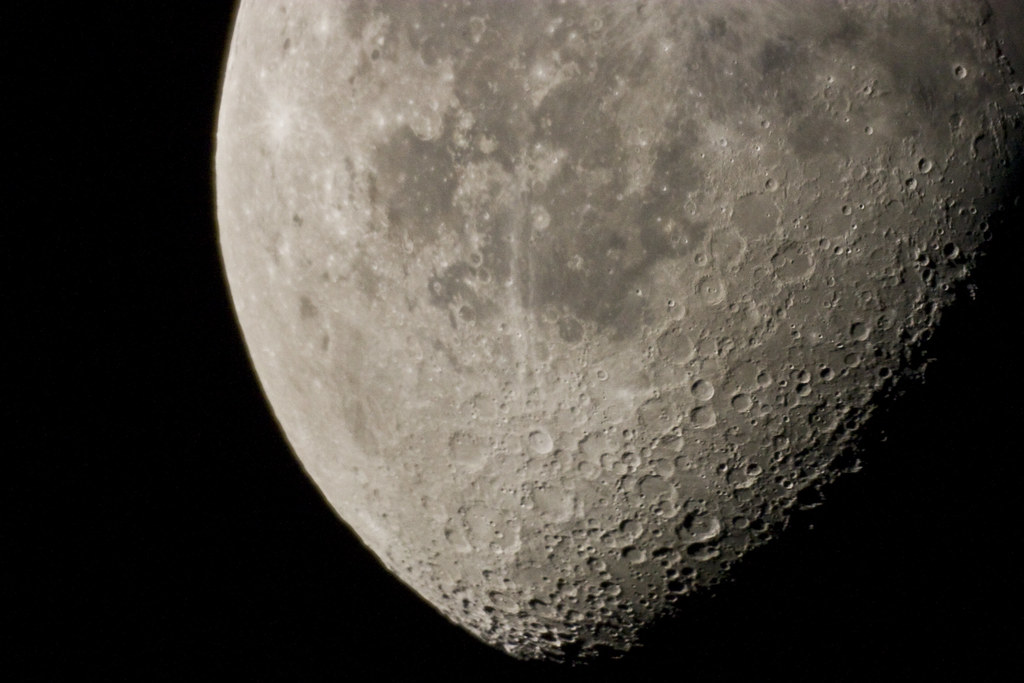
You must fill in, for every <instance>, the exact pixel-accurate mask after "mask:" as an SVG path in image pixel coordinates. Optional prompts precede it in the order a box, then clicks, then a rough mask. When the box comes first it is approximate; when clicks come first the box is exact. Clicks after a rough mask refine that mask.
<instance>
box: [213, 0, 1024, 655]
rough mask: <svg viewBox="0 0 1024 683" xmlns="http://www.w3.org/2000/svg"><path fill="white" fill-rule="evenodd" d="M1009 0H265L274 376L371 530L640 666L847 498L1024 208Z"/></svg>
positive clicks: (261, 117)
mask: <svg viewBox="0 0 1024 683" xmlns="http://www.w3.org/2000/svg"><path fill="white" fill-rule="evenodd" d="M993 24H994V20H993V18H992V16H991V10H990V9H989V5H988V4H986V3H984V2H970V1H949V2H902V1H897V0H892V1H890V0H886V1H881V0H879V1H877V2H873V1H869V0H863V1H860V2H826V1H824V0H822V1H809V0H804V1H792V2H748V1H746V0H721V1H716V2H697V1H693V2H671V3H669V2H664V3H654V2H652V3H644V2H625V1H624V2H582V1H570V2H561V3H554V2H525V1H524V2H497V1H490V2H483V1H481V2H373V1H353V2H308V1H298V0H279V1H275V2H270V1H267V2H262V1H260V2H256V1H253V0H243V2H242V3H241V7H240V9H239V11H238V14H237V18H236V23H235V28H234V35H233V38H232V42H231V48H230V53H229V57H228V60H227V67H226V73H225V78H224V84H223V93H222V100H221V105H220V118H219V124H218V131H217V156H216V176H217V195H218V197H217V201H218V214H219V223H220V239H221V246H222V250H223V258H224V264H225V268H226V271H227V276H228V280H229V283H230V288H231V293H232V297H233V299H234V304H235V307H236V310H237V313H238V318H239V320H240V323H241V327H242V330H243V331H244V334H245V339H246V343H247V345H248V349H249V352H250V354H251V356H252V360H253V364H254V366H255V368H256V371H257V373H258V375H259V378H260V380H261V382H262V384H263V387H264V390H265V392H266V395H267V397H268V399H269V402H270V404H271V406H272V407H273V410H274V413H275V415H276V416H277V419H278V420H279V422H280V424H281V427H282V429H283V430H284V432H285V433H286V434H287V437H288V440H289V442H290V443H291V445H292V447H293V449H294V451H295V453H296V455H297V456H298V458H299V459H300V460H301V462H302V464H303V466H304V467H305V469H306V471H307V472H308V473H309V475H310V477H311V478H312V479H313V480H314V481H315V482H316V484H317V485H318V486H319V487H320V489H321V490H322V492H323V494H324V496H325V497H326V499H327V500H328V501H329V502H330V504H331V505H332V506H333V507H334V508H335V510H336V511H337V513H338V514H339V515H340V517H341V518H342V519H343V520H344V521H345V522H346V523H347V524H348V525H349V526H351V528H352V529H353V530H354V531H355V532H356V533H357V534H358V536H359V537H360V538H361V539H362V541H363V542H364V543H365V544H366V545H367V546H368V547H369V549H370V550H372V551H373V553H375V554H376V556H377V557H379V558H380V560H381V561H382V562H383V564H384V565H386V566H387V568H388V569H390V571H391V572H393V573H394V574H395V575H396V576H397V577H398V578H399V579H401V580H402V581H404V582H405V583H407V584H408V585H409V586H411V587H412V588H413V589H414V590H415V591H417V592H418V593H419V594H420V595H421V596H422V597H423V598H424V599H426V600H427V601H429V602H430V603H431V604H432V605H434V606H435V607H436V608H437V609H438V610H439V611H440V612H442V613H443V614H444V615H445V616H446V617H448V618H449V619H451V620H452V621H454V622H456V623H458V624H460V625H462V626H463V627H464V628H466V629H467V630H468V631H470V632H472V633H473V634H475V635H476V636H478V637H479V638H481V639H483V640H484V641H486V642H488V643H492V644H494V645H496V646H499V647H501V648H504V649H505V650H506V651H507V652H509V653H511V654H512V655H515V656H516V657H523V658H540V657H547V658H575V657H584V658H585V657H589V656H593V655H595V654H597V653H599V652H602V651H605V650H618V651H621V650H627V649H629V648H630V647H631V646H632V645H634V644H636V643H637V641H638V638H639V636H638V634H639V633H640V632H641V630H642V628H643V627H644V626H646V625H648V624H651V623H653V622H654V621H656V620H658V619H660V618H662V617H664V616H667V615H670V614H678V617H679V618H683V619H685V618H686V602H687V595H688V594H692V593H694V592H695V591H698V590H702V589H707V588H708V587H709V586H713V585H714V584H716V583H717V582H719V581H720V580H721V579H722V578H723V577H724V576H726V573H727V572H728V571H729V568H730V567H731V566H732V565H734V564H735V563H736V561H737V560H739V559H740V558H741V557H743V555H744V554H745V553H747V552H748V551H749V550H750V549H752V548H755V547H757V546H760V545H762V544H764V543H766V542H769V541H770V539H771V538H772V537H773V536H775V535H777V533H778V532H779V530H780V529H781V528H782V527H783V525H784V524H785V521H786V519H787V513H788V511H789V510H791V509H793V508H794V506H795V505H797V504H798V497H800V496H801V494H802V492H808V493H810V492H812V491H816V490H818V489H820V488H821V487H822V486H823V485H825V484H827V483H828V482H830V481H832V480H833V479H834V478H835V477H837V476H839V475H841V473H842V472H843V471H844V469H847V468H849V466H850V465H849V463H850V462H852V461H853V460H854V458H852V457H850V456H851V454H852V453H855V452H856V448H857V436H858V432H859V431H860V430H861V428H862V427H863V425H864V424H865V423H866V422H867V421H868V420H869V418H870V417H871V415H872V412H874V411H875V410H876V407H877V406H879V405H881V404H882V402H884V401H886V400H890V399H892V398H895V397H897V395H898V394H899V389H900V386H901V382H904V381H905V380H906V379H907V378H913V377H916V376H917V375H919V374H920V372H921V371H922V370H923V369H924V367H925V365H926V358H927V354H926V353H925V350H926V349H927V342H928V338H929V336H930V335H931V334H932V332H933V330H934V329H935V326H936V325H937V324H938V323H939V320H940V318H941V317H942V314H943V311H944V309H946V308H947V307H948V306H949V305H950V303H951V302H952V301H953V299H954V296H955V293H956V292H957V290H958V288H959V287H960V285H962V284H965V283H967V282H969V281H970V278H971V275H972V272H973V271H974V268H975V261H976V256H977V254H978V251H979V248H980V247H981V246H982V244H983V243H984V242H985V241H986V240H987V239H989V238H990V237H991V227H990V218H991V217H992V216H993V215H994V214H995V213H996V212H998V211H999V210H1000V208H1001V207H1003V206H1004V205H1007V204H1008V203H1009V202H1011V201H1012V200H1013V197H1012V196H1011V192H1015V191H1016V189H1015V188H1012V187H1010V186H1009V184H1008V183H1009V179H1010V177H1011V169H1012V168H1013V167H1014V165H1015V164H1019V161H1020V153H1021V136H1022V124H1021V121H1022V113H1024V105H1022V93H1024V86H1022V85H1021V79H1020V77H1019V76H1017V75H1015V74H1013V72H1012V71H1011V69H1010V64H1009V63H1008V61H1007V60H1006V58H1005V56H1004V55H1003V54H1002V48H1001V45H1000V43H999V42H998V41H997V40H996V39H995V35H996V33H995V29H994V28H993Z"/></svg>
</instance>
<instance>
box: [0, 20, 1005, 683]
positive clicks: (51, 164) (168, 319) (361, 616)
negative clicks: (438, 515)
mask: <svg viewBox="0 0 1024 683" xmlns="http://www.w3.org/2000/svg"><path fill="white" fill-rule="evenodd" d="M231 4H232V3H231V2H227V1H224V0H221V1H217V2H212V1H210V2H197V3H183V2H182V3H179V2H145V3H143V2H122V3H100V4H95V3H81V4H80V5H79V6H76V9H74V10H70V9H67V8H60V6H59V4H56V3H34V4H33V3H20V4H19V3H12V4H11V5H9V8H8V9H7V10H5V12H8V13H9V15H8V18H7V20H6V21H5V25H6V28H5V31H7V32H8V33H10V34H11V35H10V36H9V37H11V38H13V42H11V43H9V44H10V45H13V46H15V48H16V49H15V50H14V52H15V53H16V58H15V59H14V61H12V62H9V64H13V65H14V66H13V68H12V71H13V75H14V78H15V83H14V85H13V88H12V89H11V93H12V102H11V103H10V108H11V109H16V110H18V112H19V113H20V114H22V115H24V117H25V119H26V120H25V121H24V122H23V123H22V124H20V125H18V126H13V127H12V128H11V129H10V130H9V131H8V132H9V134H10V135H11V138H12V140H11V152H10V153H11V155H12V156H11V157H10V162H9V163H10V165H11V167H12V168H15V169H17V170H18V171H19V179H18V180H17V181H15V182H12V183H11V184H10V187H9V188H8V189H9V191H10V192H11V194H12V195H13V196H12V201H13V203H14V205H15V208H16V209H24V210H25V216H24V217H22V218H20V219H18V220H15V219H13V217H12V219H11V222H10V224H9V225H8V226H7V229H6V232H7V234H8V236H9V239H10V240H11V241H10V242H9V245H8V246H9V253H8V260H9V261H10V267H9V269H8V272H9V273H13V274H17V275H16V278H15V279H16V282H15V287H14V288H11V289H8V290H7V293H6V296H5V300H6V301H7V302H8V303H9V306H8V309H9V311H10V312H11V314H12V315H19V316H20V315H21V314H25V318H24V320H25V322H24V323H19V324H16V325H14V326H13V327H14V329H13V330H12V331H10V332H8V339H9V341H14V342H15V343H16V344H17V345H18V347H19V351H18V353H13V352H12V353H9V354H8V355H7V358H6V360H7V363H6V367H7V371H8V373H7V374H8V375H9V376H11V377H18V378H22V375H24V379H27V380H28V381H27V382H26V383H25V384H24V385H19V389H18V391H17V393H15V392H10V393H12V394H13V396H12V398H13V399H15V400H14V401H13V402H14V403H15V404H16V405H15V406H14V408H13V409H12V410H10V411H8V416H9V418H10V421H11V425H12V428H11V430H10V432H9V434H10V435H11V439H10V443H11V445H12V448H11V451H10V453H9V459H10V461H11V464H12V470H11V475H10V476H9V477H7V478H6V481H5V483H4V484H3V486H4V499H5V503H6V505H8V506H10V507H11V508H12V510H11V511H10V513H9V514H7V515H6V518H7V521H8V523H10V522H13V527H14V532H13V534H8V538H10V539H13V540H14V541H16V543H17V544H16V545H14V544H10V543H6V542H5V544H4V545H5V547H8V548H9V551H4V558H3V559H2V560H0V561H2V563H3V564H2V566H3V567H4V572H5V574H6V575H7V579H6V580H5V581H4V582H3V584H4V587H3V589H2V590H3V600H4V604H6V605H8V606H9V607H10V609H6V610H5V612H6V614H7V616H8V619H9V620H10V623H11V624H12V626H13V627H14V628H15V629H16V630H17V632H18V634H19V637H18V638H16V639H15V640H14V641H13V642H11V643H9V644H8V645H9V646H8V647H7V648H6V649H7V652H6V654H5V655H3V656H4V657H5V658H9V659H10V660H11V661H10V665H9V666H8V667H6V669H5V670H7V671H13V672H17V673H16V675H15V677H14V679H15V680H29V679H32V680H64V679H68V678H75V679H81V678H86V677H89V676H92V675H99V676H101V678H102V679H105V680H147V681H149V680H161V679H170V680H182V679H185V678H190V679H191V678H213V677H215V676H216V677H217V678H221V679H224V680H235V679H242V680H300V681H304V680H320V679H334V680H351V681H363V680H396V681H405V680H425V679H428V678H434V677H436V676H440V677H442V680H446V679H454V680H460V681H461V680H467V681H470V680H474V681H475V680H497V681H503V680H509V681H511V680H522V679H523V678H524V677H530V679H532V680H606V679H607V680H612V679H621V678H627V679H629V680H634V679H635V680H644V679H645V678H646V679H649V678H650V676H652V675H656V674H671V677H672V678H678V679H680V680H682V679H685V678H690V677H692V678H695V679H700V680H738V679H741V678H755V679H758V680H804V679H806V680H865V679H868V678H875V677H881V676H886V677H890V676H894V675H903V676H906V677H908V678H911V679H916V680H929V679H930V680H943V679H953V678H961V677H966V676H969V677H971V678H974V679H976V680H984V679H986V678H991V677H992V676H994V675H995V673H996V672H998V671H1001V670H1003V667H1006V666H1011V667H1016V666H1019V665H1018V664H1017V660H1018V658H1019V657H1018V656H1019V655H1020V654H1021V646H1020V644H1019V637H1020V634H1021V633H1024V628H1022V627H1024V623H1022V621H1024V620H1022V617H1021V612H1020V610H1019V609H1018V607H1017V604H1018V603H1019V602H1020V598H1021V588H1020V580H1019V578H1018V576H1019V568H1018V565H1019V563H1020V560H1021V552H1020V545H1021V544H1020V539H1021V530H1020V520H1021V514H1020V507H1021V493H1020V485H1021V476H1020V474H1021V471H1022V469H1024V464H1022V462H1021V460H1022V457H1021V456H1022V452H1024V449H1022V448H1021V445H1020V438H1019V436H1018V434H1019V430H1020V428H1021V425H1022V423H1024V408H1022V402H1021V392H1022V389H1024V373H1022V370H1021V360H1020V359H1021V356H1020V347H1021V342H1022V335H1021V333H1020V331H1019V330H1018V329H1017V328H1018V326H1019V325H1020V318H1021V312H1022V310H1024V307H1022V304H1021V298H1020V297H1021V294H1020V292H1021V279H1020V272H1021V268H1020V260H1021V254H1024V240H1022V237H1021V231H1020V229H1019V227H1018V225H1017V224H1015V223H1013V222H1012V221H1010V222H1009V224H1008V225H1004V226H997V229H996V230H995V234H996V236H995V239H994V241H993V242H992V243H991V247H990V249H989V251H990V253H989V254H988V256H987V257H986V258H985V262H984V266H985V267H984V268H983V269H982V271H981V275H980V279H979V280H978V285H979V289H978V296H977V299H976V300H975V301H973V302H969V303H968V304H966V305H964V306H961V307H960V308H957V309H956V310H954V311H952V312H950V313H949V314H948V316H947V318H946V320H945V321H944V322H945V323H947V324H945V325H943V326H942V329H941V330H940V331H939V332H938V333H937V335H936V337H935V339H934V345H933V346H932V347H931V350H932V351H933V354H934V355H935V356H936V357H937V358H939V359H940V360H939V361H938V362H937V363H936V364H935V365H934V367H933V370H932V373H931V374H930V376H929V378H928V381H927V383H926V384H924V385H923V386H919V387H916V388H913V389H912V390H911V392H910V393H909V394H908V395H907V397H906V398H905V400H903V401H901V402H900V403H898V404H897V405H896V406H895V407H894V408H892V409H891V411H890V413H889V414H888V415H887V416H886V417H885V418H884V419H882V420H880V421H879V424H878V427H879V432H878V433H875V434H871V435H869V436H868V437H867V443H868V444H869V445H871V448H869V450H868V453H867V455H866V456H865V468H864V470H863V472H861V473H860V474H857V475H851V476H849V477H847V478H846V479H844V480H843V481H841V482H840V483H839V484H838V485H837V486H835V487H833V488H832V489H831V490H830V491H829V492H828V493H829V495H828V497H827V504H826V505H824V506H822V507H820V508H817V509H815V510H812V511H810V512H807V513H805V514H803V515H801V516H800V517H798V518H797V519H796V520H795V522H794V524H793V528H792V530H791V531H790V532H789V533H788V534H787V535H786V536H784V537H783V538H782V539H781V540H780V541H779V542H777V543H775V544H772V545H771V546H770V547H769V548H766V549H764V550H762V551H760V552H758V553H756V554H754V555H752V556H751V557H750V558H749V560H748V561H747V562H746V563H745V564H743V565H742V566H741V567H740V568H739V570H738V571H737V572H736V574H735V577H736V581H735V584H734V585H731V586H727V587H725V588H724V589H722V590H721V591H720V593H719V595H718V596H717V597H715V598H713V599H695V600H692V601H690V602H689V603H687V604H686V608H687V612H686V614H684V615H683V616H682V617H681V618H680V619H679V620H678V621H677V622H674V623H673V624H671V625H668V626H666V627H665V628H663V629H661V630H659V631H658V632H656V633H652V634H651V637H650V646H649V647H648V648H647V649H645V650H643V651H639V652H637V653H636V654H633V655H630V656H629V657H627V658H626V659H623V660H620V661H618V662H604V663H600V664H597V665H593V666H590V667H585V668H576V669H566V668H562V667H557V666H553V665H543V664H526V663H520V662H517V661H515V660H512V659H511V658H509V657H507V656H506V655H504V654H502V653H501V652H498V651H496V650H493V649H491V648H489V647H487V646H484V645H482V644H480V643H478V642H477V641H476V640H474V639H473V638H471V637H470V636H468V635H467V634H465V633H464V632H463V631H461V630H460V629H459V628H457V627H455V626H452V625H450V624H449V623H448V622H446V621H445V620H444V619H443V618H441V617H440V616H438V615H437V614H436V613H435V612H434V611H433V610H432V608H430V607H429V606H428V605H426V604H425V603H423V602H422V601H420V600H419V599H418V598H417V597H416V596H414V595H413V594H412V593H411V591H409V590H408V589H406V588H405V587H404V586H402V585H401V584H399V583H398V582H397V581H396V580H395V579H393V578H392V577H391V576H390V575H389V574H388V573H387V572H386V571H385V570H384V569H382V568H381V567H380V566H379V565H378V564H377V562H376V561H375V560H374V559H373V557H372V556H371V555H370V554H369V553H368V552H367V551H366V550H364V549H363V548H362V547H361V545H360V544H359V542H358V541H357V540H356V539H355V538H354V536H353V535H352V533H351V532H349V530H348V529H347V527H345V526H344V525H343V524H342V523H341V522H340V521H338V520H337V518H336V517H335V516H334V514H333V512H332V511H331V510H330V509H329V507H328V506H327V505H326V503H324V502H323V501H322V499H321V498H320V496H319V494H318V492H317V490H316V488H315V487H314V486H313V484H312V483H311V482H310V481H309V480H308V479H307V478H306V476H305V475H304V474H303V472H302V470H301V468H300V467H299V466H298V464H297V461H296V460H295V459H294V457H293V456H292V455H291V453H290V452H289V449H288V446H287V444H286V442H285V441H284V440H283V438H282V436H281V434H280V433H279V431H278V429H277V426H276V424H275V423H274V421H273V419H272V417H271V414H270V411H269V408H268V406H267V405H266V403H265V402H264V399H263V396H262V394H261V392H260V389H259V386H258V384H257V381H256V379H255V376H254V375H253V372H252V370H251V368H250V366H249V361H248V358H247V356H246V352H245V349H244V346H243V342H242V339H241V336H240V333H239V330H238V328H237V326H236V322H235V319H234V316H233V312H232V308H231V304H230V301H229V298H228V293H227V289H226V284H225V281H224V277H223V274H222V271H221V263H220V260H219V254H218V250H217V241H216V231H215V230H216V228H215V222H214V204H213V184H212V170H211V168H212V155H213V131H214V122H215V110H216V101H217V92H218V87H219V79H220V72H221V67H222V62H223V57H224V51H225V48H226V45H227V40H228V35H229V27H230V20H231V12H232V8H231ZM1019 218H1020V217H1019V216H1018V217H1017V219H1016V220H1018V221H1019ZM24 237H29V238H30V239H31V242H30V245H29V246H24V247H22V246H21V240H22V239H23V238H24ZM12 245H13V246H12ZM23 271H24V272H23ZM12 292H13V293H14V295H13V296H12V294H11V293H12ZM22 387H23V388H22ZM5 393H6V392H5ZM882 428H884V432H885V434H883V433H882ZM21 465H27V467H26V468H25V469H26V473H24V474H21V473H18V474H15V473H14V472H15V471H18V470H19V469H20V468H19V466H21ZM5 526H8V525H5ZM7 533H8V532H5V534H7ZM1010 670H1012V669H1010Z"/></svg>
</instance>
